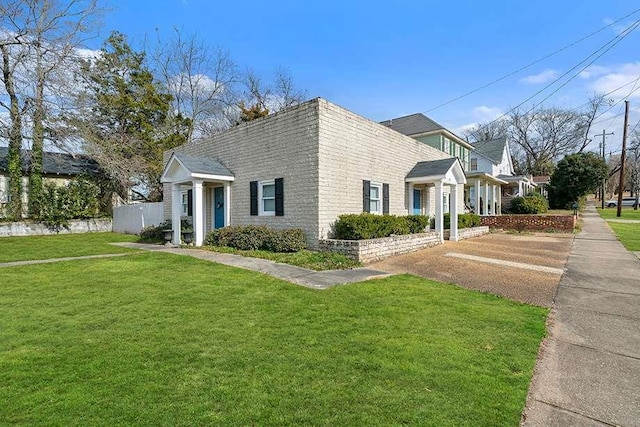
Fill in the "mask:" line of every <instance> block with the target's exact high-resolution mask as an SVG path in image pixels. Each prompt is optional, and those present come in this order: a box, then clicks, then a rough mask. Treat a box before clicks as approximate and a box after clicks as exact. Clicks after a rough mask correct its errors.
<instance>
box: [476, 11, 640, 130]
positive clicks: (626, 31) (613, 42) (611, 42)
mask: <svg viewBox="0 0 640 427" xmlns="http://www.w3.org/2000/svg"><path fill="white" fill-rule="evenodd" d="M638 26H640V20H637V21H635V22H634V23H633V24H631V25H629V26H628V27H627V28H625V29H624V31H622V32H621V33H620V34H618V35H617V36H616V37H614V38H613V39H611V40H609V41H608V42H607V43H605V44H604V45H602V46H601V47H600V48H598V49H597V50H595V51H594V52H592V53H591V54H590V55H589V56H587V57H586V58H585V59H583V60H582V61H580V62H579V63H578V64H576V65H574V66H573V67H571V68H570V69H569V70H567V71H566V72H564V73H563V74H562V75H561V76H559V77H558V78H556V79H555V80H554V81H552V82H551V83H549V84H548V85H546V86H545V87H543V88H542V89H540V90H539V91H537V92H536V93H534V94H533V95H531V96H530V97H528V98H527V99H525V100H524V101H522V102H521V103H519V104H518V105H516V106H515V107H513V108H511V109H510V110H509V111H507V112H506V113H504V114H502V115H500V116H498V117H497V118H495V119H494V120H492V121H491V122H489V123H486V124H485V125H483V126H481V127H480V128H478V130H482V129H484V128H486V127H488V126H490V125H492V124H493V123H495V122H497V121H499V120H501V119H502V118H504V117H505V116H506V115H508V114H509V113H512V112H513V111H515V110H517V109H518V108H520V107H521V106H523V105H524V104H525V103H527V102H529V101H530V100H532V99H533V98H535V97H536V96H538V95H539V94H541V93H542V92H544V91H545V90H547V89H549V88H550V87H551V86H553V85H554V84H556V83H557V82H559V81H560V80H562V79H563V78H564V77H565V76H567V75H568V74H570V73H571V72H572V71H574V70H575V69H576V68H578V67H580V66H581V65H582V64H584V63H585V62H586V61H588V60H589V59H590V58H591V57H593V56H594V55H595V57H594V58H593V59H592V60H591V61H590V62H589V63H587V65H585V66H584V67H582V68H581V69H580V70H579V71H578V72H577V73H575V74H574V75H573V76H571V77H569V79H568V80H567V81H565V82H564V83H562V84H561V85H560V86H558V87H557V88H556V89H555V90H553V91H552V92H551V93H550V94H549V95H547V96H546V97H544V98H543V99H542V101H540V102H538V103H537V104H534V105H533V106H532V107H531V108H530V109H529V110H528V111H527V112H526V113H525V115H526V114H529V113H530V112H531V111H533V110H534V109H535V108H536V107H538V106H539V105H541V104H542V103H543V102H544V101H546V100H547V99H549V98H550V97H551V96H553V95H554V94H556V93H557V92H558V91H559V90H560V89H562V88H563V87H565V86H566V85H567V84H569V82H571V81H572V80H573V79H574V78H576V77H577V76H578V75H580V73H582V72H583V71H584V70H585V69H586V68H588V67H589V66H591V65H592V64H593V63H594V62H595V61H596V60H598V59H599V58H601V57H602V56H603V55H604V54H605V53H607V52H608V51H610V50H611V49H612V48H613V47H614V46H616V45H617V44H618V43H620V42H621V41H622V40H623V39H624V38H625V37H627V36H628V35H629V34H631V33H632V32H633V31H634V30H635V29H636V28H638ZM601 51H602V52H601Z"/></svg>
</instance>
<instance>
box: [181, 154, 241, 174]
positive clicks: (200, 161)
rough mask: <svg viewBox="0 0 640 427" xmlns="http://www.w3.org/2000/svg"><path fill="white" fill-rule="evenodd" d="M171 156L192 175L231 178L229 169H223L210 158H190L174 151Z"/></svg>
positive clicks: (188, 155)
mask: <svg viewBox="0 0 640 427" xmlns="http://www.w3.org/2000/svg"><path fill="white" fill-rule="evenodd" d="M173 155H174V156H175V158H176V159H178V160H180V162H181V163H182V165H183V166H184V167H186V168H187V169H189V170H190V171H191V172H192V173H203V174H209V175H218V176H229V177H233V174H232V173H231V172H230V171H229V169H227V168H225V167H224V166H223V165H222V163H220V162H219V161H217V160H216V159H213V158H211V157H199V156H192V155H190V154H184V153H180V152H178V151H175V152H174V153H173Z"/></svg>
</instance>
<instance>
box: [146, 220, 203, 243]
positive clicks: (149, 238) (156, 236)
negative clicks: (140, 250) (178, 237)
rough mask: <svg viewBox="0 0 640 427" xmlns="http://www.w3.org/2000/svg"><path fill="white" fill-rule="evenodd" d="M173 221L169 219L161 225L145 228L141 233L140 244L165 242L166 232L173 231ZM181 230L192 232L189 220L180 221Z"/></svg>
mask: <svg viewBox="0 0 640 427" xmlns="http://www.w3.org/2000/svg"><path fill="white" fill-rule="evenodd" d="M171 229H172V226H171V219H167V220H165V221H164V222H161V223H160V224H159V225H151V226H149V227H145V228H143V229H142V231H141V232H140V242H142V243H162V242H164V230H171ZM180 229H181V230H182V231H184V230H191V224H190V223H189V220H187V219H183V220H181V221H180Z"/></svg>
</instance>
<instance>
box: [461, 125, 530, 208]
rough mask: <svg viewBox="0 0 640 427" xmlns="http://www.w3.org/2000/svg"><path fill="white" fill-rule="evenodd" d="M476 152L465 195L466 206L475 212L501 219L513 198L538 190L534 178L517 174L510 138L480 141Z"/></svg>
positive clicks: (473, 155) (474, 152) (471, 161)
mask: <svg viewBox="0 0 640 427" xmlns="http://www.w3.org/2000/svg"><path fill="white" fill-rule="evenodd" d="M473 148H474V150H473V151H472V152H471V157H470V162H469V172H467V179H468V181H469V184H468V191H466V192H465V194H466V196H467V199H466V202H467V203H468V204H469V207H470V208H471V209H472V210H473V211H474V212H476V213H478V214H479V215H500V214H502V209H503V208H508V207H509V206H510V204H511V199H512V198H513V197H515V196H523V195H525V194H527V193H528V192H529V191H532V190H533V189H534V188H535V187H536V184H535V183H534V182H533V180H532V177H530V176H525V175H515V174H514V170H513V161H512V160H511V150H510V149H509V142H508V140H507V138H506V137H501V138H496V139H491V140H486V141H479V142H476V143H474V144H473ZM478 207H479V208H478Z"/></svg>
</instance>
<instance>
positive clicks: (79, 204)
mask: <svg viewBox="0 0 640 427" xmlns="http://www.w3.org/2000/svg"><path fill="white" fill-rule="evenodd" d="M35 205H36V206H38V212H32V217H33V218H34V219H35V220H36V221H39V222H42V223H44V224H45V225H47V227H49V228H51V229H55V230H60V229H62V228H67V227H68V226H69V220H71V219H87V218H95V217H98V216H100V215H101V214H102V213H101V212H100V189H99V188H98V186H97V185H96V184H95V183H94V182H92V181H90V180H89V179H86V178H82V177H80V178H78V179H76V180H74V181H71V182H69V183H68V184H67V185H62V186H58V185H55V184H54V183H52V182H47V183H45V184H44V186H43V188H42V192H41V194H40V197H39V199H38V203H36V204H35Z"/></svg>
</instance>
